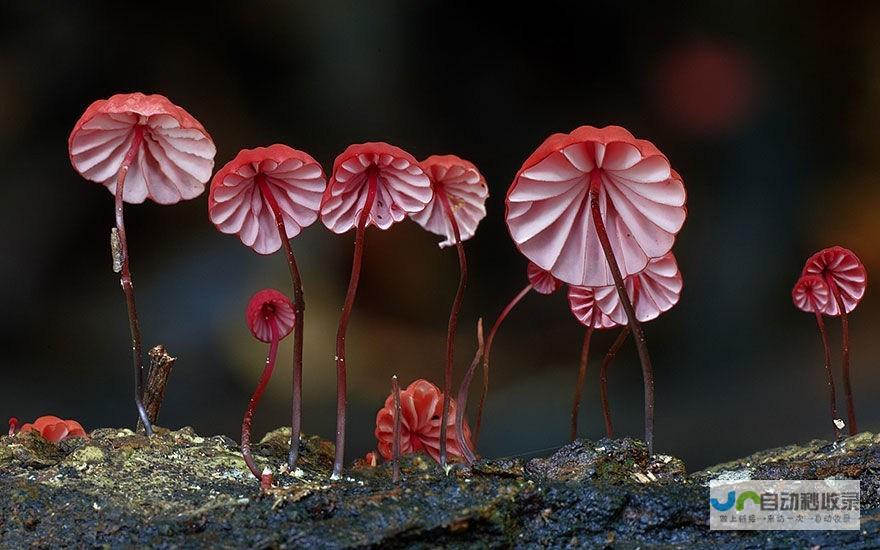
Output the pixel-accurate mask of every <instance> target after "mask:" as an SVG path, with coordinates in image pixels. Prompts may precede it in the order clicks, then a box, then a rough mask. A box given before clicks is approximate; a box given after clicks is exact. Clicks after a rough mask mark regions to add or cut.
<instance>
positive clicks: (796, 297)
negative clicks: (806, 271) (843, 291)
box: [791, 275, 831, 313]
mask: <svg viewBox="0 0 880 550" xmlns="http://www.w3.org/2000/svg"><path fill="white" fill-rule="evenodd" d="M791 299H792V301H793V302H794V305H795V306H796V307H797V308H798V309H799V310H801V311H806V312H807V313H822V312H823V311H825V309H826V308H827V306H828V302H829V300H831V292H829V290H828V285H827V284H825V280H824V279H822V277H819V276H818V275H802V276H801V278H800V279H798V280H797V282H796V283H795V284H794V288H793V289H792V290H791Z"/></svg>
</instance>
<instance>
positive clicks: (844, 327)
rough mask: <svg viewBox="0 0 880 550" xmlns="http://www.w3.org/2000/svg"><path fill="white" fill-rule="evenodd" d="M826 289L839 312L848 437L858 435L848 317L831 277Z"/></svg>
mask: <svg viewBox="0 0 880 550" xmlns="http://www.w3.org/2000/svg"><path fill="white" fill-rule="evenodd" d="M828 288H829V289H831V294H832V295H833V296H834V300H835V301H836V302H837V309H838V310H840V331H841V333H842V336H843V391H844V392H845V393H846V414H847V420H848V422H849V435H856V434H857V433H859V428H858V425H857V423H856V404H855V401H853V394H852V386H851V385H850V381H849V317H847V314H846V307H845V306H844V304H843V300H842V299H841V297H840V292H838V290H837V286H836V285H835V283H834V281H832V280H831V277H828Z"/></svg>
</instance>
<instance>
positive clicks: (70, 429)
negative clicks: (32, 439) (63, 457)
mask: <svg viewBox="0 0 880 550" xmlns="http://www.w3.org/2000/svg"><path fill="white" fill-rule="evenodd" d="M21 432H37V433H39V434H40V435H41V436H42V437H43V439H45V440H46V441H49V442H51V443H58V442H59V441H63V440H65V439H67V438H69V437H87V435H86V431H85V430H84V429H83V427H82V426H81V425H80V423H79V422H77V421H76V420H62V419H61V418H58V417H57V416H51V415H47V416H41V417H39V418H38V419H36V420H34V423H33V424H31V423H28V424H25V425H24V426H22V427H21V430H20V433H21Z"/></svg>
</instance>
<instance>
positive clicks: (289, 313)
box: [241, 288, 296, 486]
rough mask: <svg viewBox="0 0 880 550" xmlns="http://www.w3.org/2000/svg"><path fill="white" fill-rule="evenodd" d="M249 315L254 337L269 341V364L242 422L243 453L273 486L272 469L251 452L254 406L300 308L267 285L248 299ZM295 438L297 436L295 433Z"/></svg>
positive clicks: (259, 475) (257, 474)
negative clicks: (259, 465)
mask: <svg viewBox="0 0 880 550" xmlns="http://www.w3.org/2000/svg"><path fill="white" fill-rule="evenodd" d="M245 318H246V319H247V325H248V328H250V329H251V334H253V335H254V338H256V339H257V340H259V341H261V342H266V343H268V344H269V353H268V354H267V356H266V366H265V367H264V368H263V374H262V376H260V381H259V383H258V384H257V389H256V390H255V391H254V394H253V395H252V396H251V400H250V401H249V402H248V407H247V410H246V411H245V413H244V419H243V420H242V422H241V454H242V457H244V461H245V463H246V464H247V466H248V469H249V470H250V471H251V473H253V474H254V476H255V477H256V478H257V479H258V480H260V484H261V486H269V485H271V484H272V482H271V480H272V473H271V472H266V471H264V470H260V469H259V468H257V465H256V464H255V463H254V457H253V455H251V422H252V420H253V418H254V410H256V408H257V405H258V404H259V402H260V398H262V397H263V392H264V391H265V389H266V385H267V384H268V383H269V379H270V378H271V377H272V371H273V370H274V369H275V359H276V357H277V355H278V342H280V341H281V340H283V339H284V337H286V336H287V335H288V334H290V331H292V330H293V329H294V325H295V323H296V312H295V311H294V309H293V304H291V303H290V299H288V298H287V296H285V295H284V294H282V293H281V292H279V291H277V290H275V289H272V288H267V289H264V290H261V291H259V292H257V293H256V294H254V295H253V297H252V298H251V300H250V302H248V306H247V311H246V314H245ZM291 439H295V437H294V436H293V435H292V434H291Z"/></svg>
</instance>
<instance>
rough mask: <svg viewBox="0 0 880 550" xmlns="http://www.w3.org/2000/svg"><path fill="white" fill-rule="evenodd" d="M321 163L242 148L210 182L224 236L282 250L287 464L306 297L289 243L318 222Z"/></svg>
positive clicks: (292, 453) (294, 443)
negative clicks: (287, 289)
mask: <svg viewBox="0 0 880 550" xmlns="http://www.w3.org/2000/svg"><path fill="white" fill-rule="evenodd" d="M326 186H327V184H326V178H325V177H324V170H323V169H322V168H321V165H320V164H318V162H317V161H316V160H315V159H314V158H312V157H311V156H310V155H308V154H307V153H304V152H303V151H298V150H296V149H293V148H291V147H288V146H287V145H282V144H278V143H276V144H274V145H271V146H269V147H257V148H255V149H243V150H241V151H239V153H238V154H237V155H236V156H235V158H234V159H232V160H231V161H229V162H228V163H227V164H226V165H225V166H223V168H221V169H220V170H219V171H218V172H217V174H216V175H215V176H214V179H213V181H212V182H211V192H210V194H209V197H208V215H209V217H210V218H211V221H212V222H213V223H214V225H216V226H217V229H219V230H220V231H221V232H223V233H229V234H238V236H239V238H240V239H241V241H242V243H244V244H245V245H246V246H249V247H250V248H252V249H253V250H254V251H255V252H257V253H258V254H273V253H275V252H276V251H278V250H279V249H280V248H284V253H285V258H286V259H287V266H288V269H289V270H290V279H291V283H292V286H293V308H294V313H295V323H296V326H295V327H294V331H293V388H292V389H293V400H292V403H291V415H290V418H291V420H290V428H291V431H290V434H291V435H290V450H289V452H288V460H287V462H288V466H289V467H290V468H291V469H293V468H294V467H295V466H296V461H297V459H298V457H299V444H300V433H301V432H302V356H303V338H304V332H303V331H304V325H305V307H306V305H305V295H304V293H303V288H302V277H301V276H300V271H299V266H298V265H297V262H296V257H295V256H294V254H293V249H292V248H291V245H290V239H292V238H294V237H296V236H297V235H299V233H300V232H301V231H302V229H303V228H304V227H307V226H309V225H311V224H312V223H314V221H315V220H317V219H318V208H319V207H320V204H321V197H322V196H323V193H324V190H325V188H326Z"/></svg>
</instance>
